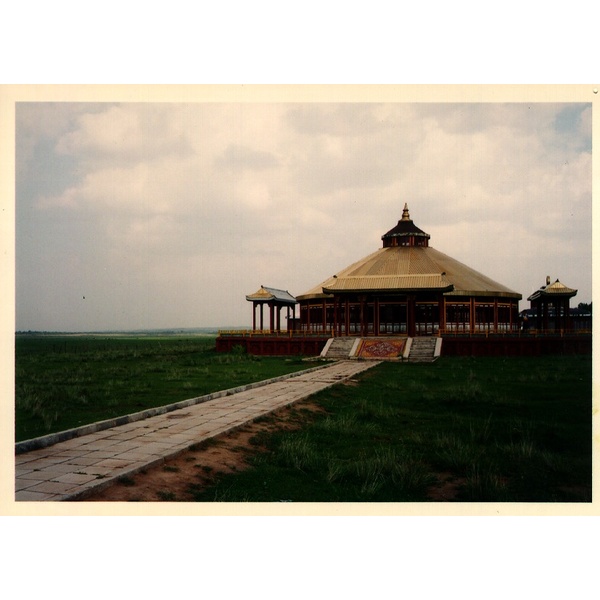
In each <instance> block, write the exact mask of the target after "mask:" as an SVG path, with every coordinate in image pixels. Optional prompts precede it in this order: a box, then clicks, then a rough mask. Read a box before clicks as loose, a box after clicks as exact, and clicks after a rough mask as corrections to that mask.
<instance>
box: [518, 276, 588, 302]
mask: <svg viewBox="0 0 600 600" xmlns="http://www.w3.org/2000/svg"><path fill="white" fill-rule="evenodd" d="M576 294H577V290H575V289H573V288H570V287H567V286H566V285H564V284H563V283H561V282H560V281H559V280H558V279H557V280H556V281H555V282H554V283H550V277H548V278H547V283H546V285H543V286H542V287H541V288H540V289H539V290H536V291H535V292H533V294H531V296H529V298H527V300H529V301H531V300H537V299H538V298H540V297H542V296H552V297H560V296H562V297H564V298H571V297H573V296H575V295H576Z"/></svg>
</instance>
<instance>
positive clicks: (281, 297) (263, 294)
mask: <svg viewBox="0 0 600 600" xmlns="http://www.w3.org/2000/svg"><path fill="white" fill-rule="evenodd" d="M246 300H248V301H249V302H278V303H280V304H297V300H296V298H294V296H292V295H291V294H290V293H289V292H288V291H287V290H278V289H277V288H272V287H266V286H264V285H261V286H260V288H259V289H258V290H257V291H256V292H254V294H249V295H247V296H246Z"/></svg>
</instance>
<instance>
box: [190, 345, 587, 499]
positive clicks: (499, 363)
mask: <svg viewBox="0 0 600 600" xmlns="http://www.w3.org/2000/svg"><path fill="white" fill-rule="evenodd" d="M591 374H592V361H591V357H589V356H570V357H563V356H547V357H540V358H477V359H475V358H442V359H440V360H439V361H438V362H436V363H434V364H433V365H412V364H410V365H409V364H398V363H384V364H381V365H380V366H378V367H376V368H374V369H372V370H370V371H368V372H366V373H365V374H363V375H362V376H361V377H360V383H359V385H356V386H345V385H339V386H336V387H334V388H331V389H329V390H326V391H324V392H322V393H320V394H318V395H317V396H315V399H316V400H317V401H318V403H319V404H321V405H322V406H323V407H324V408H325V409H326V413H325V414H324V415H322V416H319V417H316V418H315V417H314V416H311V417H309V416H308V415H306V416H305V417H304V420H305V421H306V423H305V425H304V426H303V427H302V428H301V429H300V430H298V431H295V432H278V433H274V434H268V435H266V434H263V435H261V436H259V437H258V438H257V439H255V440H254V442H255V443H256V444H257V446H262V445H264V446H266V448H267V450H266V451H264V452H261V453H259V454H258V455H256V456H255V457H254V458H253V459H252V467H251V468H250V469H248V470H246V471H241V472H238V473H236V474H233V475H229V476H225V477H223V478H221V479H220V480H218V482H217V483H216V485H215V486H214V487H212V488H210V489H208V490H205V491H203V492H198V493H197V494H196V499H197V500H198V501H209V502H214V501H230V502H235V501H252V502H272V501H297V502H298V501H303V502H314V501H319V502H345V501H353V502H367V501H368V502H384V501H385V502H406V501H428V500H431V499H432V497H431V496H430V495H429V494H428V491H430V490H432V489H435V488H436V486H437V485H438V484H439V482H440V481H445V482H447V484H449V485H451V486H454V488H455V493H454V496H453V498H452V499H453V500H455V501H480V502H486V501H511V502H590V501H591V479H592V477H591V469H592V442H591V439H592V427H591V415H592V390H591ZM192 489H193V488H192ZM456 490H457V492H456ZM437 499H438V500H439V499H442V498H437Z"/></svg>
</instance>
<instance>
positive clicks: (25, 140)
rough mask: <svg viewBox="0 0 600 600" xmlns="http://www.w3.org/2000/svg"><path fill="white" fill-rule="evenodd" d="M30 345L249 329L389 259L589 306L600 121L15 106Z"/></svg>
mask: <svg viewBox="0 0 600 600" xmlns="http://www.w3.org/2000/svg"><path fill="white" fill-rule="evenodd" d="M16 177H17V179H16V327H17V330H30V329H31V330H47V331H99V330H115V329H139V328H171V327H211V326H250V325H251V323H252V305H251V303H249V302H247V301H246V299H245V295H246V294H250V293H253V292H255V291H256V290H257V289H258V288H259V287H260V285H261V284H262V285H266V286H271V287H276V288H281V289H285V290H288V291H289V292H290V293H291V294H293V295H299V294H301V293H303V292H305V291H307V290H308V289H310V288H311V287H313V286H315V285H316V284H317V283H319V282H321V281H322V280H324V279H326V278H327V277H329V276H330V275H332V274H334V273H336V272H337V271H339V270H341V269H342V268H344V267H346V266H348V265H349V264H351V263H353V262H355V261H357V260H359V259H361V258H363V257H364V256H365V255H366V254H368V253H370V252H373V251H374V250H376V249H377V248H379V247H380V246H381V235H382V234H384V233H385V232H386V231H388V230H389V229H391V228H392V227H393V226H394V225H395V224H396V223H397V221H398V219H400V217H401V216H402V208H403V206H404V203H405V202H407V203H408V205H409V208H410V214H411V217H412V219H413V220H414V222H415V224H416V225H417V226H418V227H420V228H421V229H423V230H424V231H426V232H427V233H429V234H430V235H431V240H430V245H431V246H433V247H434V248H436V249H437V250H440V251H441V252H444V253H446V254H449V255H450V256H452V257H454V258H456V259H457V260H460V261H461V262H463V263H465V264H467V265H469V266H470V267H472V268H474V269H476V270H478V271H481V272H482V273H484V274H486V275H487V276H489V277H491V278H492V279H495V280H496V281H498V282H500V283H502V284H504V285H506V286H508V287H509V288H511V289H513V290H515V291H517V292H519V293H521V294H522V295H523V300H522V301H521V308H526V307H528V306H529V303H528V302H526V298H527V296H529V295H530V294H531V293H532V292H533V291H534V290H535V289H537V288H538V287H539V286H540V285H542V284H544V282H545V278H546V275H550V277H551V279H552V281H554V280H555V279H557V278H558V279H560V280H561V281H562V282H563V283H565V284H566V285H568V286H570V287H573V288H576V289H578V290H579V292H578V294H577V296H576V297H575V299H574V300H573V301H572V305H577V303H579V302H590V301H591V300H592V269H591V257H592V219H591V217H592V210H591V206H592V202H591V198H592V160H591V104H575V103H570V104H552V103H510V104H477V103H466V104H433V103H421V104H419V103H414V104H410V103H408V104H406V103H363V104H356V103H323V104H320V103H303V104H290V103H279V104H265V103H232V104H224V103H215V104H202V103H188V104H173V103H148V104H142V103H81V104H78V103H66V102H65V103H45V102H40V103H18V104H17V107H16Z"/></svg>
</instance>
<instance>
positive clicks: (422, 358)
mask: <svg viewBox="0 0 600 600" xmlns="http://www.w3.org/2000/svg"><path fill="white" fill-rule="evenodd" d="M438 340H439V343H441V341H442V340H441V338H436V337H415V338H412V344H411V346H410V354H409V355H408V362H412V363H431V362H433V361H434V360H436V358H437V357H438V354H437V353H436V343H438Z"/></svg>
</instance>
